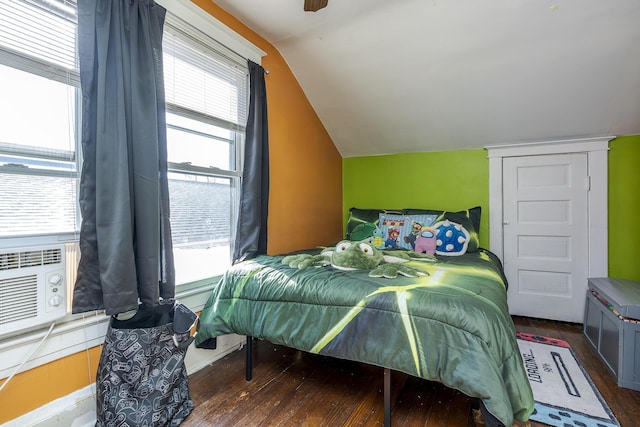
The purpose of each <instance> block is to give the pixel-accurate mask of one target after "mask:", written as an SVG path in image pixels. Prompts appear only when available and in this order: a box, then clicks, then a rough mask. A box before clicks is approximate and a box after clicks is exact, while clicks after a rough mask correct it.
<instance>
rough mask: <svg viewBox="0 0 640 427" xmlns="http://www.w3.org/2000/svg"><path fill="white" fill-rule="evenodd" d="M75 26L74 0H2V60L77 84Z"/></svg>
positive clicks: (24, 69)
mask: <svg viewBox="0 0 640 427" xmlns="http://www.w3.org/2000/svg"><path fill="white" fill-rule="evenodd" d="M76 26H77V13H76V1H75V0H46V1H44V0H3V1H2V2H0V56H1V59H2V62H3V63H5V64H6V65H9V66H11V67H14V68H18V69H21V70H23V71H27V72H30V73H34V74H38V75H40V76H42V77H46V78H50V79H54V80H58V81H60V82H63V83H71V84H74V85H75V86H79V85H80V77H79V69H78V61H77V55H76ZM52 34H55V36H54V37H52ZM44 64H46V67H45V66H43V65H44Z"/></svg>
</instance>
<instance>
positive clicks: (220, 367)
mask: <svg viewBox="0 0 640 427" xmlns="http://www.w3.org/2000/svg"><path fill="white" fill-rule="evenodd" d="M514 323H515V325H516V329H517V330H518V331H522V332H527V333H534V334H538V335H544V336H548V337H552V338H560V339H562V340H565V341H567V342H568V343H569V344H570V345H571V346H572V348H573V350H574V351H575V353H576V355H577V356H578V358H579V359H580V361H581V362H582V364H583V366H584V367H585V369H586V370H587V372H588V373H589V375H590V376H591V378H592V380H593V381H594V383H595V384H596V386H597V387H598V389H599V390H600V393H601V394H602V395H603V397H604V398H605V400H606V401H607V403H608V404H609V406H610V407H611V409H612V411H613V413H614V414H615V416H616V417H617V418H618V421H620V424H621V426H622V427H632V426H637V425H640V392H638V391H633V390H629V389H625V388H619V387H618V386H617V385H616V383H615V381H614V379H613V377H612V376H611V375H610V374H609V372H608V371H607V370H606V368H605V366H604V365H603V364H602V362H601V361H600V360H599V359H598V357H597V355H596V354H595V352H594V351H593V350H592V349H591V347H590V346H589V344H588V343H587V342H586V340H585V339H584V337H583V336H582V329H581V325H579V324H572V323H561V322H553V321H546V320H538V319H530V318H523V317H516V318H514ZM254 347H255V353H254V370H253V380H252V381H250V382H247V381H245V379H244V372H245V371H244V369H245V367H244V356H245V353H244V350H242V351H237V352H234V353H232V354H230V355H228V356H227V357H225V358H223V359H221V360H219V361H217V362H215V363H214V364H212V365H211V366H209V367H207V368H205V369H202V370H200V371H198V372H196V373H194V374H193V375H191V376H190V377H189V381H190V391H191V398H192V399H193V401H194V403H195V405H196V407H195V409H194V410H193V412H192V413H191V415H189V417H188V418H187V419H186V420H185V422H184V423H183V425H184V426H235V425H238V426H375V425H382V424H383V420H384V413H383V393H382V387H383V370H382V368H378V367H374V366H370V365H365V364H362V363H355V362H349V361H344V360H338V359H334V358H329V357H325V356H319V355H314V354H309V353H304V352H300V351H297V350H293V349H290V348H287V347H282V346H276V345H273V344H271V343H269V342H266V341H258V342H257V343H256V345H255V346H254ZM391 387H392V408H393V410H392V414H391V424H392V426H393V427H398V426H428V427H431V426H448V427H453V426H455V427H457V426H462V427H465V426H468V427H471V426H475V423H474V421H473V416H472V410H471V404H472V399H471V398H469V397H467V396H465V395H464V394H462V393H460V392H459V391H456V390H453V389H450V388H447V387H445V386H443V385H442V384H439V383H435V382H430V381H425V380H421V379H419V378H415V377H411V376H408V375H404V374H401V373H397V372H393V374H392V386H391ZM518 425H525V424H523V423H520V424H518ZM530 425H531V426H533V427H536V426H544V424H540V423H536V422H531V423H530Z"/></svg>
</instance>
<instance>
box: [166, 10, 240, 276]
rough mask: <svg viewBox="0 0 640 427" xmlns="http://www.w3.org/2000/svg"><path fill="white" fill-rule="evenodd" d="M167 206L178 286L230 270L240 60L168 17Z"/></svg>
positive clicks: (235, 201)
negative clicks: (168, 208)
mask: <svg viewBox="0 0 640 427" xmlns="http://www.w3.org/2000/svg"><path fill="white" fill-rule="evenodd" d="M163 51H164V78H165V93H166V102H167V145H168V157H169V172H170V173H169V200H170V209H171V226H172V235H173V253H174V258H175V264H176V282H177V283H179V284H180V283H186V282H192V281H195V280H199V279H204V278H207V277H211V276H214V275H216V274H221V273H222V272H223V271H224V270H225V269H226V268H228V267H229V265H230V263H231V242H232V241H233V236H234V227H235V223H236V218H237V211H238V208H237V205H238V189H239V180H240V173H241V171H240V165H241V161H240V160H241V152H242V144H243V141H244V132H245V129H244V126H245V124H246V114H247V113H246V112H247V100H248V69H247V62H246V60H245V59H243V58H240V57H238V56H237V55H235V54H234V53H233V52H231V51H228V50H227V49H225V48H224V47H222V46H220V45H218V44H217V43H216V42H215V41H213V40H212V39H210V38H208V37H207V36H206V35H204V34H202V33H200V32H198V31H197V30H196V29H194V28H193V27H190V26H188V25H187V24H185V23H183V22H182V21H180V20H179V19H178V18H176V17H174V16H173V15H171V14H167V18H166V22H165V29H164V36H163Z"/></svg>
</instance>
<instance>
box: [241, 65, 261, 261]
mask: <svg viewBox="0 0 640 427" xmlns="http://www.w3.org/2000/svg"><path fill="white" fill-rule="evenodd" d="M248 64H249V84H250V87H249V89H250V95H249V114H248V117H247V132H246V138H245V155H244V169H243V174H242V191H241V195H240V211H239V216H238V225H237V227H236V239H235V243H234V246H233V248H234V249H233V257H232V260H233V263H234V264H235V263H237V262H240V261H243V260H245V259H249V258H253V257H255V256H257V255H261V254H265V253H267V214H268V208H269V132H268V127H267V91H266V88H265V82H264V68H262V67H261V66H260V65H258V64H256V63H254V62H252V61H249V62H248Z"/></svg>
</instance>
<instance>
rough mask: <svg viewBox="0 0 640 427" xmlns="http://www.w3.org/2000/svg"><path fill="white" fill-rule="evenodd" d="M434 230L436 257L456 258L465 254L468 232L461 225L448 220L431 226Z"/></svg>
mask: <svg viewBox="0 0 640 427" xmlns="http://www.w3.org/2000/svg"><path fill="white" fill-rule="evenodd" d="M433 228H434V229H435V230H436V253H437V254H438V255H447V256H458V255H463V254H464V253H466V252H467V247H468V246H469V240H471V237H470V236H469V232H468V231H467V229H466V228H464V227H463V226H462V225H460V224H457V223H455V222H451V221H449V220H444V221H440V222H437V223H435V224H433Z"/></svg>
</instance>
